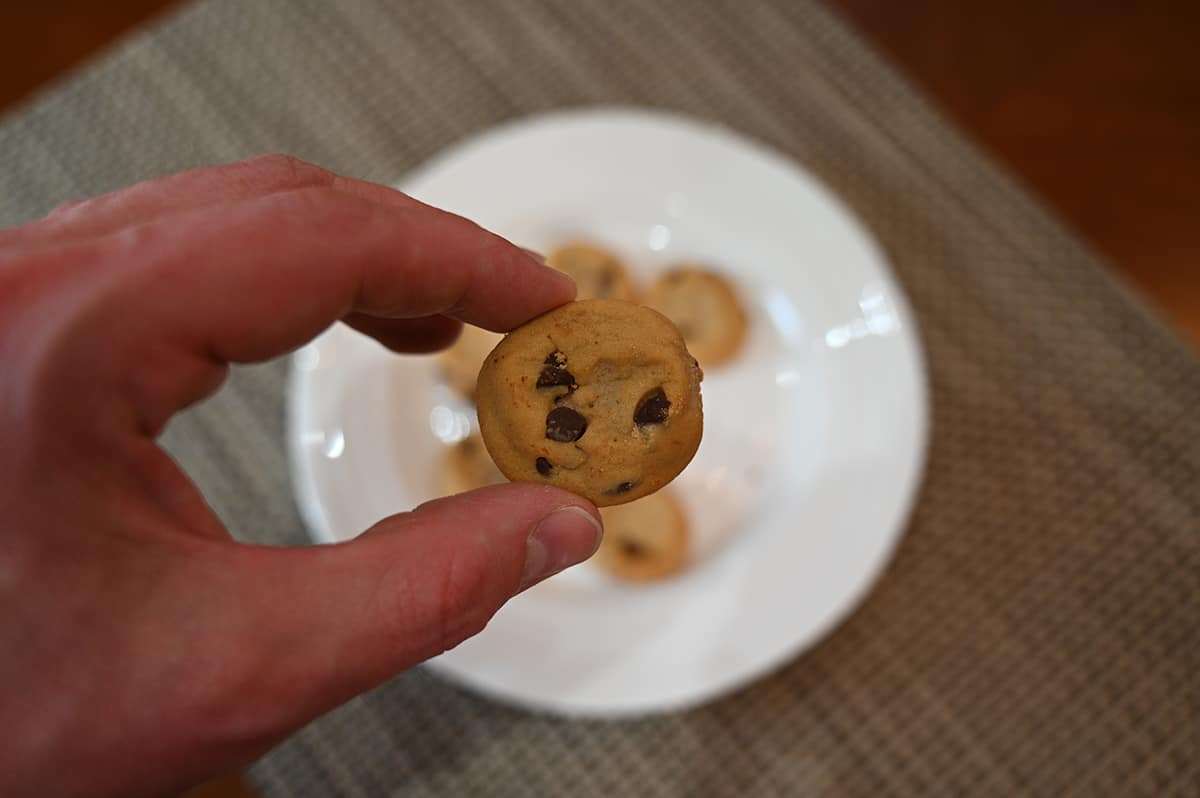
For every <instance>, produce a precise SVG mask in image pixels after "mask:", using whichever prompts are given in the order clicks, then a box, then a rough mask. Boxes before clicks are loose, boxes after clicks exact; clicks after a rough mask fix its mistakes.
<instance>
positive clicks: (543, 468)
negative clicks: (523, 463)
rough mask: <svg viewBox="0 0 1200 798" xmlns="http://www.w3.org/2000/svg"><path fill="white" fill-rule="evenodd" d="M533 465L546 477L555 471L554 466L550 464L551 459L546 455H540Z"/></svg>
mask: <svg viewBox="0 0 1200 798" xmlns="http://www.w3.org/2000/svg"><path fill="white" fill-rule="evenodd" d="M533 467H534V468H536V469H537V472H538V473H539V474H541V475H542V476H544V477H548V476H550V473H551V472H552V471H554V466H552V465H550V461H549V460H547V459H546V458H545V457H539V458H538V459H537V460H534V461H533Z"/></svg>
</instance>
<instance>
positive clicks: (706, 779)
mask: <svg viewBox="0 0 1200 798" xmlns="http://www.w3.org/2000/svg"><path fill="white" fill-rule="evenodd" d="M614 103H615V104H623V105H643V106H655V107H665V108H670V109H674V110H678V111H683V112H686V113H689V114H692V115H694V116H698V117H701V118H707V119H713V120H717V121H720V122H723V123H725V124H728V125H731V126H733V127H736V128H738V129H740V130H742V131H744V132H746V133H748V134H750V135H752V136H754V137H756V138H759V139H761V140H763V141H765V142H767V143H769V144H770V145H773V146H774V147H777V148H779V149H781V150H783V151H785V152H788V153H790V154H791V155H792V156H793V157H795V158H796V159H797V160H798V161H800V162H801V163H803V164H805V165H806V166H807V167H808V168H809V169H811V170H812V171H813V172H815V173H816V174H817V175H819V176H820V177H821V178H823V179H824V180H825V181H826V182H827V183H828V184H829V185H831V186H832V187H833V188H834V189H835V190H837V191H838V192H839V193H840V194H841V195H842V196H843V197H844V198H845V199H846V200H847V201H848V202H849V203H850V204H851V205H852V206H853V207H854V208H855V209H856V211H857V212H858V213H859V214H860V215H861V217H862V218H863V219H864V220H865V221H866V223H867V224H868V225H869V226H870V227H871V228H872V230H873V232H874V233H875V235H876V236H877V237H878V238H879V240H880V241H881V242H882V243H883V245H884V246H885V248H886V250H887V252H888V253H889V255H890V257H891V259H892V262H893V264H894V266H895V268H896V271H897V272H898V273H899V276H900V278H901V280H902V282H903V284H904V286H905V288H906V289H907V291H908V294H909V296H910V297H911V299H912V302H913V305H914V306H915V309H916V311H917V314H918V317H919V320H920V323H921V331H922V335H923V339H924V343H925V346H926V349H927V353H928V358H929V368H930V379H931V385H932V396H933V405H934V425H933V439H932V448H931V452H930V458H929V465H928V476H927V482H926V485H925V487H924V490H923V492H922V496H921V499H920V502H919V506H918V507H917V510H916V513H915V516H914V518H913V519H912V523H911V527H910V529H909V532H908V535H907V537H906V538H905V540H904V543H903V545H902V546H901V548H900V550H899V553H898V554H897V556H896V558H895V560H894V562H893V563H892V565H891V567H890V568H889V569H888V571H887V573H886V575H885V576H884V578H883V580H882V581H881V582H880V584H879V585H878V587H877V588H876V589H875V591H874V592H873V594H872V595H871V597H870V598H869V599H868V600H867V602H866V603H865V605H864V606H863V607H862V608H861V609H860V610H859V611H858V612H857V613H856V614H855V615H854V616H853V617H852V619H851V620H850V621H849V622H847V623H846V624H844V625H843V626H842V627H841V628H840V629H839V630H837V631H836V632H835V633H834V634H833V635H831V636H830V637H829V638H828V639H826V640H825V641H824V642H823V643H821V644H820V645H819V646H818V647H817V648H816V649H815V650H813V651H811V652H809V653H808V654H806V655H805V656H804V657H802V658H801V659H800V660H798V661H797V662H795V663H793V664H792V665H790V666H789V667H787V668H785V669H784V670H783V671H782V672H780V673H778V674H776V675H775V676H773V677H772V678H769V679H767V680H765V681H763V682H761V683H759V684H757V685H755V686H753V687H751V688H749V689H746V690H744V691H742V692H740V693H738V694H737V695H735V696H733V697H730V698H728V699H725V700H722V701H720V702H718V703H716V704H713V705H710V706H708V707H705V708H703V709H699V710H695V711H691V712H687V713H680V714H675V715H670V716H666V717H659V718H653V719H647V720H641V721H636V722H568V721H563V720H557V719H550V718H545V717H540V716H536V715H532V714H526V713H523V712H519V711H515V710H511V709H507V708H504V707H501V706H497V705H495V704H492V703H489V702H488V701H485V700H483V699H480V698H477V697H475V696H473V695H471V694H468V693H465V692H461V691H459V690H457V689H455V688H452V687H450V686H448V685H446V684H444V683H443V682H441V681H439V680H437V679H436V678H434V677H432V676H430V675H429V674H428V673H426V672H424V671H422V670H419V669H418V670H416V671H413V672H410V673H408V674H405V675H403V676H401V677H399V678H397V679H395V680H393V681H392V682H390V683H388V684H386V685H385V686H383V687H381V688H379V689H377V690H375V691H374V692H372V693H370V694H368V695H366V696H363V697H361V698H359V699H356V700H354V701H352V702H351V703H349V704H348V705H346V706H345V707H343V708H341V709H339V710H337V711H335V712H333V713H331V714H330V715H328V716H327V717H325V718H322V719H321V720H319V721H317V722H315V723H313V724H312V725H310V726H309V727H307V728H306V729H304V730H302V731H301V732H299V733H298V734H297V735H295V736H294V737H293V738H292V739H290V740H289V741H287V742H286V743H284V744H283V745H282V746H280V747H279V748H278V749H277V750H275V751H274V752H272V753H271V754H270V755H268V756H267V757H266V758H264V759H263V760H262V761H261V762H259V763H258V764H257V765H255V766H254V768H253V769H252V777H253V779H254V780H255V781H256V782H257V784H258V785H259V786H260V787H261V788H262V789H263V791H264V792H265V793H267V794H268V795H279V796H284V795H287V796H328V795H347V796H377V795H386V794H391V793H397V794H403V795H406V796H422V795H456V796H457V795H489V796H516V795H571V796H614V795H638V796H696V795H809V794H812V795H856V796H857V795H864V796H867V795H881V794H891V795H924V796H928V795H1014V794H1036V795H1054V796H1059V795H1068V794H1070V795H1098V794H1127V795H1155V796H1161V795H1197V794H1198V791H1200V756H1198V752H1200V676H1198V673H1200V634H1198V627H1200V410H1198V408H1200V363H1198V362H1197V359H1196V358H1195V356H1194V354H1193V353H1192V352H1190V351H1189V350H1188V349H1186V348H1185V347H1184V346H1183V345H1182V344H1181V343H1180V342H1179V341H1177V340H1176V339H1174V338H1173V337H1172V336H1171V334H1170V333H1169V332H1167V331H1166V330H1165V329H1164V327H1163V326H1162V324H1161V323H1160V322H1159V321H1158V320H1157V319H1156V318H1154V317H1153V315H1152V314H1149V313H1148V312H1147V311H1146V310H1145V309H1144V308H1143V307H1142V306H1140V305H1139V304H1138V303H1137V301H1136V300H1134V299H1133V298H1131V297H1130V296H1129V295H1128V294H1127V293H1126V292H1125V290H1124V289H1123V288H1122V287H1121V286H1120V285H1118V284H1117V283H1116V282H1115V281H1114V280H1113V279H1112V278H1111V277H1110V276H1109V274H1108V273H1107V272H1106V271H1105V270H1104V269H1103V268H1102V267H1101V266H1100V265H1099V264H1098V263H1097V260H1096V258H1095V256H1094V255H1093V254H1091V253H1090V252H1089V251H1088V250H1087V249H1086V248H1084V247H1082V246H1081V245H1080V244H1079V243H1078V242H1077V241H1076V240H1074V239H1073V238H1072V237H1071V236H1070V235H1069V234H1068V233H1066V232H1065V231H1064V230H1063V229H1062V227H1061V226H1060V225H1058V224H1057V223H1056V222H1055V221H1053V220H1052V219H1051V218H1049V217H1048V215H1047V214H1046V213H1045V212H1044V211H1042V210H1041V209H1039V208H1038V207H1036V206H1035V205H1034V204H1033V203H1032V202H1031V201H1030V200H1029V199H1028V198H1027V197H1026V196H1025V195H1024V194H1023V192H1022V191H1021V190H1020V189H1019V188H1018V187H1016V186H1015V185H1014V184H1013V183H1012V182H1011V181H1009V180H1008V179H1006V178H1005V177H1003V176H1002V175H1001V174H999V173H998V172H997V170H996V169H995V168H994V167H992V166H991V165H989V163H988V162H987V161H986V160H985V159H984V158H982V157H981V156H980V155H979V154H978V153H977V152H975V151H974V150H973V149H972V148H971V147H970V146H968V145H967V144H965V143H964V142H963V140H962V139H961V138H960V137H959V136H958V135H957V134H956V133H955V132H953V131H952V130H951V129H950V128H949V127H948V125H947V124H946V123H945V122H944V121H943V120H941V119H939V118H938V117H937V115H936V114H934V113H932V112H931V111H930V109H929V108H928V107H927V106H926V105H925V104H924V103H923V102H922V101H921V100H920V99H919V98H918V97H917V96H916V95H915V94H914V93H913V91H912V90H911V89H910V88H908V87H907V86H906V85H905V84H904V83H903V82H902V81H901V80H900V79H898V77H897V76H896V75H895V73H894V72H893V71H892V70H891V69H890V68H889V67H888V66H887V65H886V64H884V63H883V62H881V61H880V59H879V58H878V57H876V56H875V55H873V54H872V53H871V52H870V51H869V49H868V48H867V47H866V46H864V44H863V43H862V42H861V41H860V40H858V39H857V38H856V37H855V36H854V35H853V34H851V33H850V32H848V31H847V30H846V28H845V27H843V25H842V24H841V23H840V22H838V21H837V20H836V19H835V18H833V17H832V16H831V15H830V14H829V13H828V12H827V11H826V10H824V9H823V8H821V7H818V6H814V5H813V4H811V3H809V2H789V1H788V0H781V1H780V2H778V3H764V2H734V0H730V1H729V2H684V0H678V1H676V2H652V3H651V2H638V1H637V0H618V1H616V2H613V1H610V0H605V1H604V2H601V0H594V2H593V1H591V0H575V1H573V2H572V1H571V0H541V1H539V2H532V1H529V2H517V1H516V0H512V1H509V0H502V1H501V0H497V1H495V2H466V0H462V1H461V2H443V1H442V0H415V1H410V2H385V1H384V0H340V2H338V3H336V4H335V3H328V2H324V1H323V0H252V1H251V0H215V1H213V2H205V3H201V4H200V5H197V6H193V7H190V8H188V9H186V10H185V11H184V12H183V13H181V14H178V15H176V16H175V17H173V18H171V19H169V20H167V21H166V22H164V23H163V24H160V25H158V26H156V27H155V28H154V29H153V30H150V31H147V32H146V33H145V34H144V35H139V36H137V37H135V38H134V39H132V40H131V41H129V42H127V43H126V44H125V45H124V46H122V47H121V48H119V50H118V51H117V52H116V53H114V54H113V55H111V56H109V57H106V58H105V59H104V60H103V61H101V62H99V63H97V64H94V65H92V66H91V67H90V68H89V69H87V70H86V71H84V72H83V73H82V74H81V75H79V76H77V77H75V78H73V79H72V80H70V81H69V82H67V83H66V84H65V85H62V86H60V87H58V88H57V89H56V90H54V91H53V92H52V93H51V94H49V95H47V96H45V97H43V98H41V99H39V100H38V101H37V102H35V103H33V104H32V105H31V106H29V107H26V108H24V109H22V110H21V111H20V112H19V113H17V114H15V115H13V116H11V117H10V118H8V119H7V120H6V121H5V122H4V124H3V126H2V127H0V224H3V223H15V222H20V221H24V220H26V219H29V218H32V217H34V216H36V215H39V214H41V213H43V212H44V211H46V210H47V209H49V208H50V207H51V206H53V205H54V204H56V203H58V202H61V201H63V200H64V199H67V198H71V197H79V196H84V195H90V194H94V193H97V192H100V191H104V190H107V189H110V188H114V187H117V186H120V185H124V184H127V183H130V182H132V181H134V180H137V179H139V178H144V177H148V176H151V175H157V174H162V173H166V172H171V171H175V170H178V169H182V168H185V167H190V166H195V165H199V164H207V163H212V162H217V161H227V160H232V159H236V158H240V157H243V156H247V155H251V154H254V153H260V152H264V151H272V150H282V151H287V152H291V153H293V154H295V155H298V156H300V157H302V158H306V159H309V160H312V161H315V162H317V163H320V164H323V165H325V166H328V167H330V168H333V169H336V170H339V171H343V172H346V173H348V174H352V175H356V176H360V177H366V178H371V179H376V180H381V181H393V180H395V179H397V178H398V177H400V176H401V175H403V174H404V173H405V172H406V171H407V170H409V169H410V168H412V167H413V166H415V165H416V164H418V163H419V162H420V161H421V160H423V159H424V158H426V157H428V156H430V155H432V154H433V153H434V152H436V151H438V150H440V149H442V148H443V147H445V146H447V145H448V144H450V143H452V142H454V141H455V140H457V139H459V138H461V137H462V136H465V135H467V134H470V133H472V132H475V131H478V130H479V129H481V128H483V127H486V126H489V125H493V124H495V123H498V122H501V121H504V120H507V119H511V118H513V117H515V116H520V115H525V114H530V113H535V112H538V111H542V110H547V109H552V108H561V107H564V106H573V105H588V104H614ZM285 371H286V367H285V365H284V364H283V363H278V362H277V363H273V364H269V365H267V366H264V367H258V368H250V369H238V370H236V371H235V373H234V375H233V377H232V379H231V380H230V383H229V385H228V386H227V388H226V389H225V390H224V391H223V392H222V393H220V394H219V395H218V396H217V397H216V398H215V399H213V400H212V401H210V402H208V403H207V404H206V405H204V406H203V407H201V408H199V409H197V410H195V411H194V412H191V413H189V414H187V415H186V416H184V417H182V418H180V419H179V420H178V421H177V422H176V423H175V424H173V426H172V427H171V429H170V430H169V432H168V434H167V443H168V446H169V447H170V448H171V450H172V451H173V452H174V453H175V454H176V456H177V457H178V458H179V459H180V460H181V461H182V463H183V464H184V465H185V466H186V467H187V468H188V470H189V471H190V472H191V473H192V474H193V475H194V476H195V478H196V480H197V481H198V482H199V483H200V485H201V486H202V488H203V489H204V491H205V493H206V495H207V496H208V497H209V499H210V500H211V502H212V503H213V505H214V506H215V507H216V508H217V510H218V512H220V514H221V515H222V517H224V518H225V519H226V520H227V521H228V522H229V523H230V525H231V526H232V527H233V528H234V529H235V531H236V534H238V535H239V536H240V537H243V538H245V539H251V540H255V541H260V542H270V543H287V544H293V543H300V542H302V541H303V540H304V539H305V537H304V533H303V532H302V530H301V526H300V521H299V519H298V517H297V515H296V511H295V508H294V506H293V504H292V499H291V496H290V493H289V487H288V481H287V470H286V463H285V456H284V449H283V445H282V440H283V438H282V436H283V403H282V386H283V378H284V375H285ZM884 400H885V398H884Z"/></svg>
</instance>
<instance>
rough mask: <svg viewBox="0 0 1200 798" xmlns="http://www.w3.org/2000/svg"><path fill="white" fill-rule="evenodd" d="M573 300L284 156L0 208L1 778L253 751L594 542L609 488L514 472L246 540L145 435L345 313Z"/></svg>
mask: <svg viewBox="0 0 1200 798" xmlns="http://www.w3.org/2000/svg"><path fill="white" fill-rule="evenodd" d="M573 296H574V287H573V284H572V283H571V282H570V280H569V279H568V278H566V277H565V276H563V275H561V274H559V273H558V272H556V271H554V270H552V269H549V268H547V267H545V266H543V265H541V264H539V263H538V262H537V261H536V260H534V259H533V258H531V257H530V256H529V255H528V254H526V253H525V252H523V251H522V250H521V249H519V248H517V247H515V246H513V245H512V244H509V243H508V242H506V241H504V240H503V239H501V238H499V237H497V236H495V235H492V234H490V233H488V232H486V231H484V230H482V229H480V228H479V227H477V226H475V225H473V224H472V223H470V222H468V221H466V220H464V219H461V218H459V217H456V216H453V215H451V214H448V213H444V212H442V211H438V210H435V209H433V208H430V207H428V206H425V205H422V204H421V203H419V202H417V201H415V200H413V199H411V198H409V197H406V196H405V195H403V194H400V193H398V192H395V191H392V190H390V189H387V188H384V187H382V186H378V185H373V184H369V183H363V182H359V181H354V180H349V179H346V178H343V177H337V176H335V175H333V174H331V173H329V172H326V171H324V170H321V169H318V168H316V167H313V166H310V165H308V164H304V163H301V162H298V161H295V160H292V159H289V158H283V157H279V156H269V157H266V158H261V159H257V160H254V161H249V162H245V163H241V164H233V165H231V166H226V167H221V168H217V169H208V170H202V171H198V172H192V173H187V174H182V175H177V176H175V177H171V178H167V179H165V180H159V181H155V182H151V183H144V184H141V185H137V186H134V187H132V188H130V189H127V190H124V191H119V192H116V193H115V194H111V195H107V196H104V197H100V198H98V199H92V200H87V201H84V202H79V203H72V204H68V205H64V206H62V207H60V208H58V209H56V210H55V211H54V212H53V213H51V214H50V215H49V216H48V217H47V218H46V219H43V220H41V221H39V222H35V223H33V224H30V225H27V226H25V227H18V228H13V229H9V230H3V231H0V364H3V365H2V368H3V371H2V373H0V519H3V521H2V522H0V691H2V694H3V699H2V700H0V729H3V733H4V737H5V742H4V744H3V745H0V794H3V795H25V794H30V795H32V794H37V795H60V794H62V795H74V794H87V795H108V794H112V795H118V794H119V795H139V794H161V793H163V792H167V791H170V790H178V789H182V788H184V787H186V786H188V785H189V784H192V783H195V782H197V781H199V780H202V779H203V778H205V777H207V776H210V775H212V774H215V773H218V772H222V771H227V770H230V769H233V768H235V767H238V766H240V765H243V764H245V763H246V762H248V761H250V760H252V759H253V758H254V757H256V756H258V755H259V754H261V753H262V752H264V751H266V750H267V749H268V748H270V747H271V746H272V745H273V744H275V743H277V742H278V741H279V740H281V739H282V738H283V737H284V736H286V735H287V734H288V733H289V732H290V731H292V730H294V729H296V728H297V727H299V726H300V725H302V724H304V723H305V722H307V721H309V720H311V719H312V718H314V717H316V716H317V715H319V714H321V713H323V712H325V711H327V710H329V709H331V708H332V707H334V706H336V705H337V704H339V703H342V702H344V701H345V700H347V699H348V698H350V697H352V696H353V695H355V694H357V693H359V692H361V691H363V690H366V689H368V688H370V687H372V686H373V685H376V684H378V683H379V682H382V681H383V680H385V679H387V678H388V677H390V676H392V675H393V674H395V673H397V672H399V671H402V670H404V669H405V668H408V667H410V666H412V665H415V664H417V663H419V662H421V661H422V660H424V659H426V658H428V657H431V656H434V655H436V654H438V653H440V652H442V651H444V650H446V649H447V648H450V647H452V646H454V645H456V644H458V643H459V642H461V641H462V640H464V639H466V638H467V637H470V636H471V635H473V634H475V633H477V632H478V631H480V630H481V629H482V628H483V627H484V625H485V624H486V623H487V621H488V619H489V618H490V617H491V616H492V614H493V613H495V612H496V610H497V609H498V608H499V607H500V606H501V605H502V604H503V603H504V602H505V601H506V600H507V599H508V598H509V597H511V596H512V595H514V594H515V593H517V592H519V591H520V590H523V589H524V588H526V587H528V586H529V585H531V584H533V583H535V582H537V581H539V580H541V579H543V578H545V577H546V576H548V575H550V574H553V573H555V572H557V571H559V570H561V569H562V568H564V567H566V566H568V565H571V564H574V563H577V562H579V561H581V560H584V559H586V558H587V557H588V556H589V555H590V554H591V553H592V552H593V551H594V550H595V548H596V545H597V544H598V541H599V536H600V524H599V520H598V519H599V515H598V513H597V512H596V509H595V508H594V507H593V506H592V505H590V504H589V503H587V502H586V501H585V500H583V499H581V498H579V497H578V496H574V495H572V494H570V493H565V492H563V491H559V490H556V489H553V488H549V487H544V486H537V485H529V484H511V485H503V486H497V487H492V488H484V489H482V490H477V491H473V492H471V493H467V494H463V495H461V496H457V497H454V498H450V499H441V500H438V501H434V502H430V503H429V504H425V505H422V506H421V507H418V508H417V509H416V510H414V511H412V512H410V513H404V514H402V515H398V516H394V517H391V518H387V519H384V520H382V521H380V522H379V523H378V524H376V525H375V526H374V527H372V528H371V529H369V530H367V531H366V533H365V534H364V535H363V536H362V537H360V538H358V539H357V540H355V541H353V542H350V543H346V544H342V545H337V546H320V547H307V548H289V549H280V548H267V547H261V546H249V545H239V544H236V543H234V542H232V541H231V539H230V537H229V535H228V533H227V532H226V530H225V529H224V528H223V527H222V525H221V523H220V521H219V520H218V519H217V518H216V516H215V515H214V514H213V512H212V511H211V509H210V508H209V507H208V506H207V505H206V504H205V503H204V500H203V499H202V498H201V496H200V494H199V493H198V492H197V490H196V488H195V487H194V486H193V485H192V484H191V482H189V481H188V479H187V477H186V476H185V475H184V474H183V473H182V472H181V471H180V470H179V468H178V467H177V466H176V465H175V463H174V462H173V461H172V460H171V459H170V457H169V456H168V455H167V454H166V453H165V452H164V451H163V450H162V449H161V448H160V447H159V446H158V445H157V444H156V442H155V439H156V436H157V435H158V433H159V432H160V431H161V430H162V429H163V426H164V425H165V424H166V422H167V420H168V419H170V417H171V416H172V415H173V414H175V413H177V412H179V411H180V410H182V409H183V408H185V407H187V406H188V405H191V404H193V403H194V402H197V401H199V400H200V399H202V398H204V397H205V396H207V395H209V394H211V393H212V392H213V391H215V390H216V389H217V387H218V386H219V385H220V384H221V382H222V380H223V379H224V377H225V374H226V370H227V364H229V363H240V362H252V361H259V360H263V359H266V358H270V357H274V356H276V355H280V354H283V353H285V352H287V351H289V350H291V349H294V348H295V347H297V346H299V345H301V344H303V343H304V342H305V341H307V340H309V339H311V338H312V337H313V336H315V335H316V334H317V333H319V332H321V330H322V329H324V328H325V327H326V326H328V325H329V324H332V323H334V322H336V321H338V320H341V321H344V322H346V323H347V324H350V325H351V326H353V327H355V328H356V329H358V330H360V331H362V332H364V333H366V334H368V335H371V336H373V337H375V338H376V339H378V340H379V341H381V342H382V343H383V344H385V345H387V346H388V347H390V348H392V349H394V350H396V351H400V352H427V351H431V350H435V349H438V348H440V347H443V346H446V345H447V344H449V343H450V342H451V341H452V340H453V339H454V338H455V336H456V335H457V334H458V330H459V328H460V324H461V322H469V323H472V324H477V325H480V326H483V327H487V328H489V329H493V330H507V329H510V328H512V327H514V326H516V325H518V324H520V323H522V322H524V321H525V320H527V319H529V318H531V317H533V316H535V315H537V314H539V313H541V312H543V311H546V310H548V309H550V308H552V307H555V306H557V305H559V304H562V303H563V302H567V301H569V300H570V299H571V298H572V297H573Z"/></svg>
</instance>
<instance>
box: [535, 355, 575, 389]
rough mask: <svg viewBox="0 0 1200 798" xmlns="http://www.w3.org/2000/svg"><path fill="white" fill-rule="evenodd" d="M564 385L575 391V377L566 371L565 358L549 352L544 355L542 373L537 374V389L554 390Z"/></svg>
mask: <svg viewBox="0 0 1200 798" xmlns="http://www.w3.org/2000/svg"><path fill="white" fill-rule="evenodd" d="M562 385H565V386H566V387H568V388H570V389H571V390H575V388H576V387H577V386H576V385H575V376H574V375H573V374H571V372H569V371H567V356H566V355H564V354H563V353H562V352H551V353H550V354H548V355H546V360H545V362H544V363H543V364H542V373H541V374H538V378H537V387H539V388H554V387H557V386H562Z"/></svg>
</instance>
